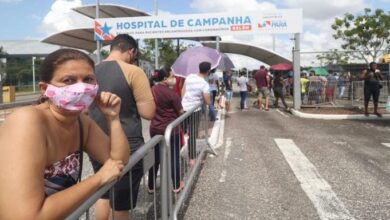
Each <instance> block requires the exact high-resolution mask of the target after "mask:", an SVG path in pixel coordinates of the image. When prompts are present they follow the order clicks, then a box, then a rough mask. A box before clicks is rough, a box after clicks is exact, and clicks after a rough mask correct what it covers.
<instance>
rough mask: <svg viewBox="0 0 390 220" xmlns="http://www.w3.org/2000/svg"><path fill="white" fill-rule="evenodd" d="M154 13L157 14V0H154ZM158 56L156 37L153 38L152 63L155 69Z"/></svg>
mask: <svg viewBox="0 0 390 220" xmlns="http://www.w3.org/2000/svg"><path fill="white" fill-rule="evenodd" d="M154 15H156V16H157V15H158V0H154ZM158 57H159V51H158V39H157V38H155V39H154V65H155V69H158Z"/></svg>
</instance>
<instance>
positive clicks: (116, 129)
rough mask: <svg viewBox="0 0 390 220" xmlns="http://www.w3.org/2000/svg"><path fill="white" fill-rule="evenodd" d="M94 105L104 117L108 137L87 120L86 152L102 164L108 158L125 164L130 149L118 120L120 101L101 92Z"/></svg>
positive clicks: (112, 95)
mask: <svg viewBox="0 0 390 220" xmlns="http://www.w3.org/2000/svg"><path fill="white" fill-rule="evenodd" d="M96 103H97V105H98V106H99V108H100V110H101V112H102V113H103V114H104V115H105V117H106V121H107V127H108V130H109V136H107V135H106V134H105V133H104V132H103V131H102V129H101V128H100V127H99V126H98V125H97V124H96V123H95V122H94V121H92V120H91V119H88V121H89V122H90V123H89V129H88V136H87V140H86V151H87V152H88V154H90V155H91V156H92V157H93V158H94V159H95V160H97V161H99V162H100V163H102V164H103V163H104V162H105V161H106V160H107V159H108V158H111V159H113V160H121V161H122V162H123V163H124V164H126V163H127V162H128V160H129V156H130V147H129V142H128V141H127V137H126V135H125V133H124V131H123V129H122V125H121V123H120V119H119V111H120V103H121V100H120V98H119V97H118V96H116V95H114V94H112V93H109V92H102V93H100V94H99V96H98V98H97V100H96Z"/></svg>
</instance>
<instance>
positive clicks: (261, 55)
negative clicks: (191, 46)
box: [202, 41, 292, 65]
mask: <svg viewBox="0 0 390 220" xmlns="http://www.w3.org/2000/svg"><path fill="white" fill-rule="evenodd" d="M202 44H203V45H204V46H207V47H211V48H216V46H217V43H216V42H215V41H206V42H202ZM219 50H220V51H221V52H222V53H233V54H241V55H244V56H248V57H252V58H254V59H256V60H261V61H262V62H263V63H266V64H268V65H274V64H278V63H289V64H292V61H291V60H290V59H288V58H285V57H283V56H281V55H279V54H277V53H275V52H273V51H270V50H267V49H265V48H261V47H257V46H254V45H250V44H243V43H237V42H223V41H220V42H219Z"/></svg>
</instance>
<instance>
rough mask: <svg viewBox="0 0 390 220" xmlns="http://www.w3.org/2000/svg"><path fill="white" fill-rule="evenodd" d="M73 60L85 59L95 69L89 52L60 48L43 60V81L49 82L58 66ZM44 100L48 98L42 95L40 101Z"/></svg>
mask: <svg viewBox="0 0 390 220" xmlns="http://www.w3.org/2000/svg"><path fill="white" fill-rule="evenodd" d="M71 60H83V61H85V62H86V63H88V64H89V65H90V66H91V68H92V69H93V71H95V63H94V62H93V60H92V59H91V58H90V57H89V56H88V55H87V54H85V53H83V52H81V51H79V50H75V49H59V50H56V51H54V52H52V53H50V54H49V55H48V56H47V57H46V58H45V60H44V61H43V62H42V65H41V68H40V69H41V70H40V76H41V81H42V82H45V83H49V82H50V81H51V80H52V79H53V75H54V72H55V70H56V69H57V68H58V66H59V65H61V64H64V63H65V62H67V61H71ZM44 101H46V98H45V97H43V96H41V97H40V98H39V100H38V103H42V102H44Z"/></svg>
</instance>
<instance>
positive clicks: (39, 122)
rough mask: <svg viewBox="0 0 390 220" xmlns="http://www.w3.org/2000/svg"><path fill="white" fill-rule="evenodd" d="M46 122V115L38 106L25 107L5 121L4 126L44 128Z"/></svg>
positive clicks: (17, 110)
mask: <svg viewBox="0 0 390 220" xmlns="http://www.w3.org/2000/svg"><path fill="white" fill-rule="evenodd" d="M45 121H46V117H45V114H44V112H43V110H42V109H40V108H38V107H37V106H25V107H21V108H18V109H16V110H14V111H13V112H12V113H11V114H10V115H8V116H7V118H6V119H5V121H4V124H3V126H5V127H7V126H11V125H13V126H27V127H31V128H32V127H36V126H43V125H44V124H46V123H45Z"/></svg>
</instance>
